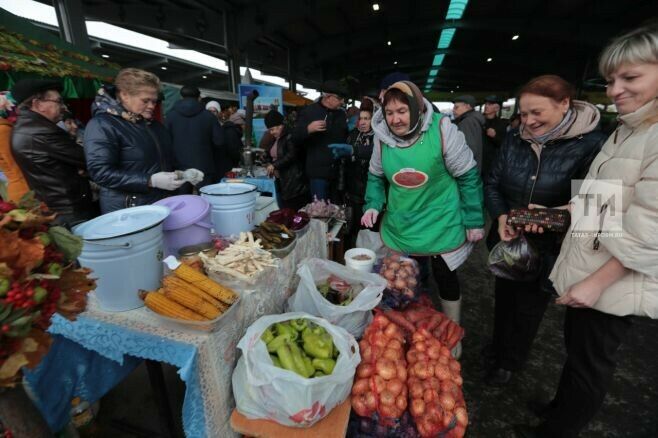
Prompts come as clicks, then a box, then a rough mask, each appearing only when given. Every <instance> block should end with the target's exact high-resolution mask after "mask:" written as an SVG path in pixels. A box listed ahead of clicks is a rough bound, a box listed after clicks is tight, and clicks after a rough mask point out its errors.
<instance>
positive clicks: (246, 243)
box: [199, 232, 277, 281]
mask: <svg viewBox="0 0 658 438" xmlns="http://www.w3.org/2000/svg"><path fill="white" fill-rule="evenodd" d="M199 256H200V257H201V260H203V265H204V266H205V268H206V269H207V270H209V271H213V272H218V273H223V274H227V275H230V276H232V277H235V278H237V279H240V280H245V281H249V280H251V279H252V278H254V277H255V276H256V275H258V274H259V273H260V272H262V271H263V270H265V268H267V267H270V266H274V267H275V266H277V264H276V262H275V260H274V258H273V257H272V254H270V253H269V252H268V251H266V250H264V249H263V248H262V247H261V245H260V240H254V235H253V234H252V233H251V232H248V233H240V238H239V240H238V241H237V242H235V243H233V244H231V245H230V246H229V247H228V248H226V249H225V250H223V251H220V252H219V253H218V254H217V255H216V256H214V257H209V256H207V255H205V254H203V253H201V254H199Z"/></svg>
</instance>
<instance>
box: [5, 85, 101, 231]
mask: <svg viewBox="0 0 658 438" xmlns="http://www.w3.org/2000/svg"><path fill="white" fill-rule="evenodd" d="M61 90H62V84H61V83H60V82H59V81H51V80H41V79H24V80H21V81H19V82H17V83H16V85H14V88H13V89H12V91H11V92H12V95H13V96H14V98H15V99H16V102H18V108H19V114H18V119H17V120H16V123H15V124H14V129H13V131H12V138H11V142H12V153H13V155H14V158H15V159H16V162H17V163H18V165H19V167H20V168H21V170H22V172H23V175H25V178H26V180H27V182H28V185H29V186H30V189H31V190H33V191H34V193H35V195H36V197H37V198H38V199H40V200H41V201H43V202H45V203H46V205H47V206H48V208H50V210H52V211H54V212H56V213H57V219H56V221H57V222H58V223H60V224H63V225H69V226H72V225H75V224H76V223H78V222H82V221H85V220H88V219H91V218H93V217H94V216H95V214H96V211H97V210H96V208H95V207H94V204H93V203H92V197H91V188H90V186H89V180H88V179H87V178H86V177H85V176H83V175H84V173H85V170H86V168H87V164H86V162H85V154H84V149H83V148H81V147H80V146H79V145H78V144H76V142H75V140H74V139H73V138H72V137H71V136H70V135H69V134H68V133H67V132H66V131H64V130H63V129H61V128H60V127H58V126H57V122H59V121H60V120H61V118H62V113H63V111H64V109H65V108H66V107H65V105H64V101H63V98H62V96H61V95H60V91H61Z"/></svg>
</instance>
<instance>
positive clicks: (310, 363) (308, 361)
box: [302, 354, 315, 377]
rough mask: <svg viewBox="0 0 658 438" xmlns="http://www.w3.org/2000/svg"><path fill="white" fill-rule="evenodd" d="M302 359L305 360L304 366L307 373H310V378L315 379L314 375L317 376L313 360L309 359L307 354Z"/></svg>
mask: <svg viewBox="0 0 658 438" xmlns="http://www.w3.org/2000/svg"><path fill="white" fill-rule="evenodd" d="M302 359H304V366H305V367H306V372H307V373H308V375H309V377H313V374H315V367H314V366H313V361H312V360H311V358H310V357H308V356H307V355H305V354H304V356H303V358H302Z"/></svg>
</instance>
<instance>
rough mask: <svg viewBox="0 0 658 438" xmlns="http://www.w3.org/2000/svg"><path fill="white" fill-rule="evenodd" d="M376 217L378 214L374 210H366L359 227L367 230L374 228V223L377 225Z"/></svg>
mask: <svg viewBox="0 0 658 438" xmlns="http://www.w3.org/2000/svg"><path fill="white" fill-rule="evenodd" d="M378 216H379V212H378V211H377V210H375V209H374V208H369V209H367V210H366V212H365V213H363V216H361V225H363V226H364V227H367V228H372V227H373V226H375V223H377V217H378Z"/></svg>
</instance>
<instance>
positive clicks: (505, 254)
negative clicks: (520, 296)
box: [489, 234, 541, 281]
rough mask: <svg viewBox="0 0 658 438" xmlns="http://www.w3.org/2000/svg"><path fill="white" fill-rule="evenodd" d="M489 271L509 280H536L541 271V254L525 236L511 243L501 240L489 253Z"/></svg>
mask: <svg viewBox="0 0 658 438" xmlns="http://www.w3.org/2000/svg"><path fill="white" fill-rule="evenodd" d="M489 269H490V270H491V272H493V274H494V275H495V276H496V277H500V278H505V279H507V280H514V281H532V280H535V279H537V277H538V275H539V272H540V269H541V260H540V257H539V252H538V251H537V249H535V247H534V246H532V245H531V244H530V242H528V239H526V238H525V236H524V235H523V234H521V235H520V236H519V237H517V238H516V239H514V240H511V241H509V242H504V241H502V240H501V241H500V242H498V243H497V244H496V246H494V247H493V248H492V249H491V252H490V253H489Z"/></svg>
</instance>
